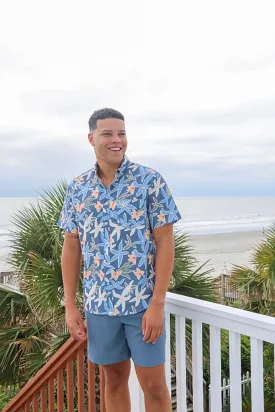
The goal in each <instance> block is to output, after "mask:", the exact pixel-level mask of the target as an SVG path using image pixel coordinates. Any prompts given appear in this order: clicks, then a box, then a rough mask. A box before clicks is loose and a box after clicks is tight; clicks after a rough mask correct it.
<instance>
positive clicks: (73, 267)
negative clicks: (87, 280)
mask: <svg viewBox="0 0 275 412" xmlns="http://www.w3.org/2000/svg"><path fill="white" fill-rule="evenodd" d="M80 266H81V249H80V245H79V239H77V238H75V237H74V238H72V237H69V235H68V236H67V237H65V240H64V245H63V250H62V279H63V286H64V298H65V307H67V306H70V305H75V304H76V291H77V287H78V282H79V275H80Z"/></svg>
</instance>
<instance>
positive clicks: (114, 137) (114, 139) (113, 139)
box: [112, 134, 121, 143]
mask: <svg viewBox="0 0 275 412" xmlns="http://www.w3.org/2000/svg"><path fill="white" fill-rule="evenodd" d="M112 142H113V143H120V142H121V139H120V136H119V135H118V134H113V136H112Z"/></svg>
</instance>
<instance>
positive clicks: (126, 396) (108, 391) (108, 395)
mask: <svg viewBox="0 0 275 412" xmlns="http://www.w3.org/2000/svg"><path fill="white" fill-rule="evenodd" d="M130 370H131V363H130V360H126V361H123V362H119V363H115V364H113V365H107V366H106V365H105V366H103V371H104V376H105V403H106V410H107V412H130V410H131V403H130V393H129V387H128V381H129V376H130ZM155 412H156V411H155Z"/></svg>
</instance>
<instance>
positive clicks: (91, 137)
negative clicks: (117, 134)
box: [88, 132, 95, 146]
mask: <svg viewBox="0 0 275 412" xmlns="http://www.w3.org/2000/svg"><path fill="white" fill-rule="evenodd" d="M88 140H89V142H90V144H91V145H92V146H94V145H95V142H94V134H93V133H92V132H91V133H89V134H88Z"/></svg>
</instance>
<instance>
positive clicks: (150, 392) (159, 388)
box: [143, 378, 167, 403]
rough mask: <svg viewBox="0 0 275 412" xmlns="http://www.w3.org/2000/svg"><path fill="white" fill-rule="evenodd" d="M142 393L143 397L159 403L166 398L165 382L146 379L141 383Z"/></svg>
mask: <svg viewBox="0 0 275 412" xmlns="http://www.w3.org/2000/svg"><path fill="white" fill-rule="evenodd" d="M143 391H144V395H145V396H148V397H150V398H151V399H152V400H155V401H159V402H160V403H161V402H162V401H163V400H164V399H165V398H166V396H167V386H166V382H165V381H162V380H161V381H159V380H157V379H152V378H151V379H148V380H147V381H145V382H144V383H143Z"/></svg>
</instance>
